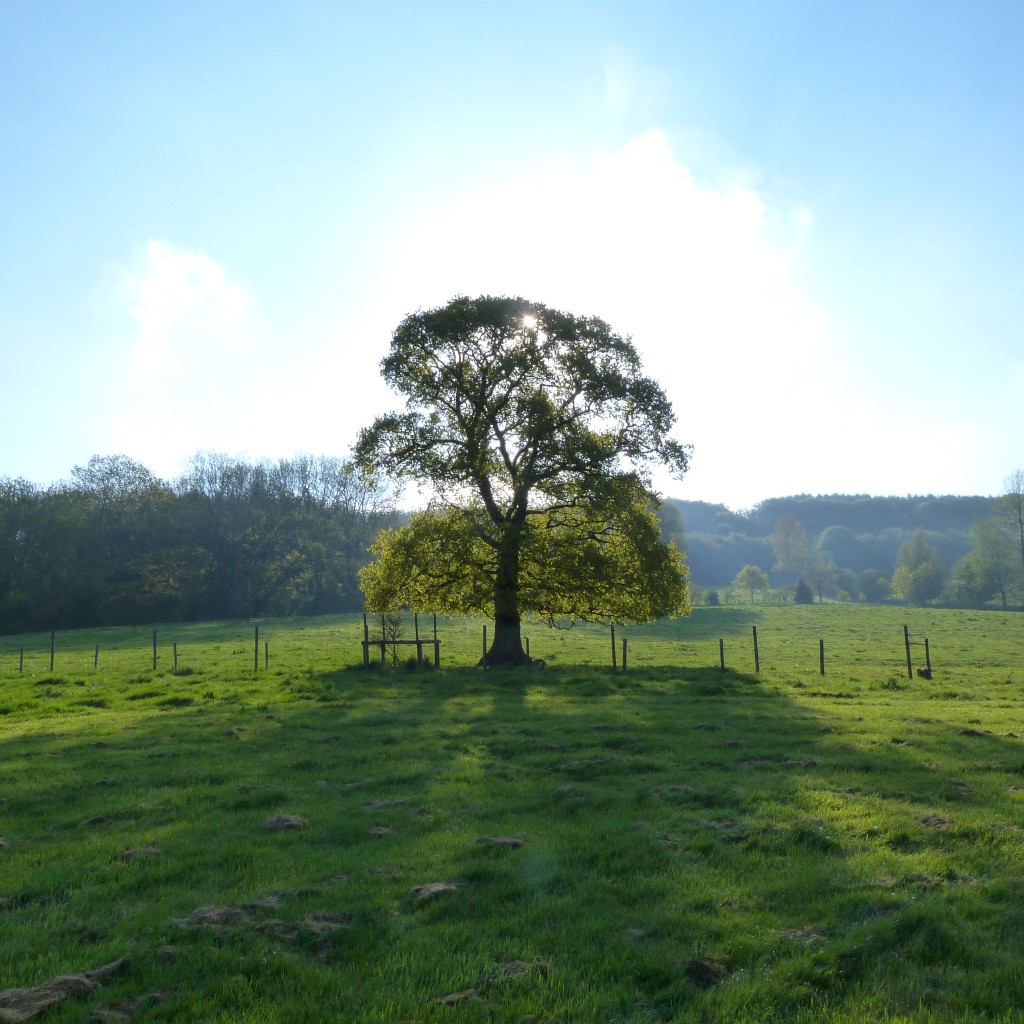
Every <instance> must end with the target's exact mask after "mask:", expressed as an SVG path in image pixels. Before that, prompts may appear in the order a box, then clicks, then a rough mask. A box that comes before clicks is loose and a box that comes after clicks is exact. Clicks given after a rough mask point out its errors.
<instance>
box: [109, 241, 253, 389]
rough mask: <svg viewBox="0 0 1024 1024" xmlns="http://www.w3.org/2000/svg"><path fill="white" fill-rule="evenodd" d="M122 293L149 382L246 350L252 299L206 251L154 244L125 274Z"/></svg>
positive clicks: (138, 360)
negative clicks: (218, 357)
mask: <svg viewBox="0 0 1024 1024" xmlns="http://www.w3.org/2000/svg"><path fill="white" fill-rule="evenodd" d="M119 290H120V291H121V293H122V295H123V296H124V300H125V304H126V306H127V311H128V313H129V314H130V315H131V317H132V319H133V320H134V321H135V325H136V337H135V341H134V344H133V346H132V355H133V358H134V360H135V367H136V371H137V373H138V375H139V378H140V379H141V380H143V381H148V380H150V379H152V378H153V377H155V376H156V375H157V374H158V373H161V372H168V371H169V372H171V373H172V374H175V373H179V372H181V371H182V370H183V369H184V368H186V367H189V368H193V369H194V368H195V364H196V363H197V362H198V363H199V364H200V365H202V364H204V363H208V362H209V360H210V359H211V358H215V357H216V354H217V353H218V352H227V353H230V354H231V355H237V354H239V353H240V352H242V351H244V349H245V347H246V342H247V331H248V330H249V329H250V324H249V323H248V321H249V319H250V316H251V312H250V309H251V300H250V298H249V296H248V294H247V292H246V290H245V289H244V288H243V287H242V285H240V284H239V283H238V282H236V281H233V280H231V278H230V276H229V274H228V272H227V270H226V269H225V268H224V267H222V266H221V265H220V264H219V263H218V262H217V261H216V260H214V259H213V258H212V257H210V256H208V255H207V254H206V253H204V252H195V251H193V250H191V249H186V248H184V247H182V246H178V245H173V244H172V243H170V242H164V241H155V240H151V241H148V242H146V244H145V246H144V247H143V248H142V250H141V251H140V253H139V254H138V257H137V259H136V264H135V266H133V267H132V268H131V269H129V270H127V271H124V272H122V274H121V279H120V281H119Z"/></svg>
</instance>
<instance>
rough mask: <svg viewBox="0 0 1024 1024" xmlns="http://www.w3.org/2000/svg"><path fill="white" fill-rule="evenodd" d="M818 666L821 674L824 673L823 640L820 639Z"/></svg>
mask: <svg viewBox="0 0 1024 1024" xmlns="http://www.w3.org/2000/svg"><path fill="white" fill-rule="evenodd" d="M818 668H819V669H820V671H821V674H822V675H824V674H825V641H824V639H821V640H819V641H818Z"/></svg>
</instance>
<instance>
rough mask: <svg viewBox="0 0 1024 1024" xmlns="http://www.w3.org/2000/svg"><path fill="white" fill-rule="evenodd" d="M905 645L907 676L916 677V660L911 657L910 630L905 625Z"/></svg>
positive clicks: (909, 677)
mask: <svg viewBox="0 0 1024 1024" xmlns="http://www.w3.org/2000/svg"><path fill="white" fill-rule="evenodd" d="M903 646H904V647H905V648H906V649H907V678H908V679H913V678H914V662H913V660H912V659H911V657H910V630H909V629H908V628H907V627H906V626H904V627H903Z"/></svg>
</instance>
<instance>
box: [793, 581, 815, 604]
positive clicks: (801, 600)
mask: <svg viewBox="0 0 1024 1024" xmlns="http://www.w3.org/2000/svg"><path fill="white" fill-rule="evenodd" d="M793 600H794V601H796V603H797V604H814V593H813V592H812V590H811V588H810V587H809V586H807V584H806V583H804V581H803V579H798V580H797V581H796V587H795V588H794V590H793Z"/></svg>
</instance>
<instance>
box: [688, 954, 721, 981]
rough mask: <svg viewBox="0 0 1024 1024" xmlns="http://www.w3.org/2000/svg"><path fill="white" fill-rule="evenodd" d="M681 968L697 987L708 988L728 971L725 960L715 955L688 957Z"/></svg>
mask: <svg viewBox="0 0 1024 1024" xmlns="http://www.w3.org/2000/svg"><path fill="white" fill-rule="evenodd" d="M683 970H684V972H685V973H686V976H687V977H688V978H689V979H690V981H692V982H693V983H694V985H696V986H697V988H710V987H711V986H712V985H714V984H715V983H716V982H719V981H721V980H722V979H723V978H724V977H725V976H726V975H727V974H728V973H729V968H728V967H726V965H725V961H724V960H723V959H722V958H721V957H717V956H694V957H690V959H689V960H687V961H686V964H685V966H684V967H683Z"/></svg>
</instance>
